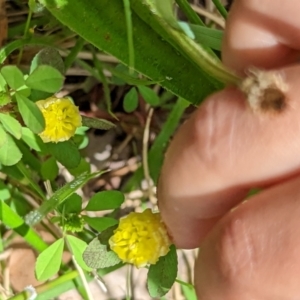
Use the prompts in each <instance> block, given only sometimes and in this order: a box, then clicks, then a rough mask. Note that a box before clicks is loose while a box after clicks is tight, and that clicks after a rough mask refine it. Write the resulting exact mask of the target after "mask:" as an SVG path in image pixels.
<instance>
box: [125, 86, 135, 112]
mask: <svg viewBox="0 0 300 300" xmlns="http://www.w3.org/2000/svg"><path fill="white" fill-rule="evenodd" d="M138 105H139V97H138V93H137V91H136V88H135V87H132V88H131V89H130V90H129V92H128V93H126V95H125V97H124V100H123V107H124V110H125V111H126V112H128V113H131V112H133V111H135V110H136V109H137V107H138Z"/></svg>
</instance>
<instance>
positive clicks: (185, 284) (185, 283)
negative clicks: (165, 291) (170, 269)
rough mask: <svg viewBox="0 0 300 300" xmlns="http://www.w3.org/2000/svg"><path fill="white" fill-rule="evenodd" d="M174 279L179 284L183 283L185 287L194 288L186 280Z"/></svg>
mask: <svg viewBox="0 0 300 300" xmlns="http://www.w3.org/2000/svg"><path fill="white" fill-rule="evenodd" d="M175 281H176V282H177V283H179V284H181V285H184V286H187V287H189V288H191V289H194V288H195V287H194V286H193V285H192V284H190V283H187V282H184V281H182V280H180V279H175Z"/></svg>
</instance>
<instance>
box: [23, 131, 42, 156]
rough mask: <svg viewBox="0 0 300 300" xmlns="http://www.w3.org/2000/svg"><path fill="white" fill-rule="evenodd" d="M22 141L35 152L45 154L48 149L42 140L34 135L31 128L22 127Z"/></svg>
mask: <svg viewBox="0 0 300 300" xmlns="http://www.w3.org/2000/svg"><path fill="white" fill-rule="evenodd" d="M21 139H22V140H23V141H24V142H25V143H26V144H27V145H28V146H29V147H30V148H31V149H33V150H35V151H38V152H45V150H46V147H45V144H44V143H43V141H42V139H41V138H40V137H39V136H38V135H36V134H34V133H33V132H32V131H31V130H30V129H29V128H27V127H22V137H21Z"/></svg>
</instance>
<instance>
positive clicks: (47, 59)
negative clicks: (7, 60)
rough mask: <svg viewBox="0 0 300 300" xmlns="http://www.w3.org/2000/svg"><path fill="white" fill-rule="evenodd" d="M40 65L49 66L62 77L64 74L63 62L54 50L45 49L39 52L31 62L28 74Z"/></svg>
mask: <svg viewBox="0 0 300 300" xmlns="http://www.w3.org/2000/svg"><path fill="white" fill-rule="evenodd" d="M41 65H48V66H51V67H52V68H54V69H56V70H58V71H59V72H60V73H61V74H62V75H63V74H64V73H65V64H64V61H63V59H62V58H61V56H60V54H59V52H58V51H57V50H56V49H55V48H52V47H47V48H44V49H42V50H41V51H39V52H38V53H37V54H36V55H35V57H34V58H33V60H32V61H31V65H30V73H32V72H33V71H34V70H35V69H36V68H37V67H38V66H41Z"/></svg>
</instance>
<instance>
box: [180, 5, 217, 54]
mask: <svg viewBox="0 0 300 300" xmlns="http://www.w3.org/2000/svg"><path fill="white" fill-rule="evenodd" d="M176 3H177V4H178V6H179V7H180V8H181V10H182V11H183V12H184V14H185V15H186V17H187V18H188V20H189V21H190V23H191V24H196V25H200V26H204V27H206V25H205V23H204V22H203V21H202V20H201V19H200V17H199V16H198V15H197V14H196V12H195V11H194V10H193V9H192V8H191V6H190V4H189V3H188V1H187V0H176ZM202 47H203V48H204V49H205V50H206V51H207V52H208V53H209V54H210V55H212V56H213V57H214V58H215V59H218V57H217V55H216V54H215V52H214V51H213V50H212V49H211V48H209V47H206V46H204V45H203V46H202Z"/></svg>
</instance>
